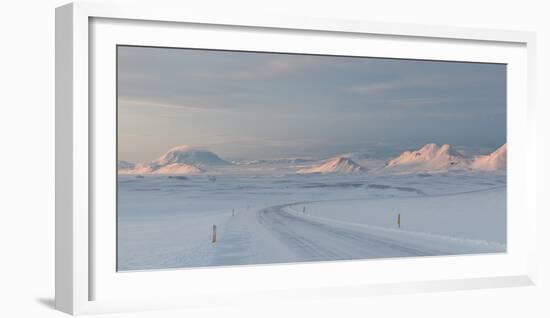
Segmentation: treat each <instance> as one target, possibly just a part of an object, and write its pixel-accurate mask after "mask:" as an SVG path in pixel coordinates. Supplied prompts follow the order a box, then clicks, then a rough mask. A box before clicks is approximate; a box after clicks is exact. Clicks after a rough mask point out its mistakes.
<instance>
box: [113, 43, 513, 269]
mask: <svg viewBox="0 0 550 318" xmlns="http://www.w3.org/2000/svg"><path fill="white" fill-rule="evenodd" d="M506 154H507V144H506V65H504V64H491V63H470V62H448V61H424V60H407V59H386V58H370V57H351V56H328V55H306V54H282V53H267V52H243V51H225V50H203V49H185V48H157V47H139V46H118V47H117V162H116V165H117V270H118V271H133V270H160V269H173V268H189V267H204V266H234V265H256V264H276V263H297V262H319V261H346V260H366V259H381V258H402V257H427V256H444V255H464V254H486V253H505V252H506V222H507V221H506V199H507V196H506Z"/></svg>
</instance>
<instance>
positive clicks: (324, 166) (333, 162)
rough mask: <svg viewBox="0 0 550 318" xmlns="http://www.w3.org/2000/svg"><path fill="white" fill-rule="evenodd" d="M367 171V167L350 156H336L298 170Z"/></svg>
mask: <svg viewBox="0 0 550 318" xmlns="http://www.w3.org/2000/svg"><path fill="white" fill-rule="evenodd" d="M366 171H367V169H366V168H364V167H362V166H360V165H358V164H357V163H355V162H354V161H353V160H351V159H349V158H344V157H335V158H332V159H329V160H327V161H324V162H322V163H321V164H319V165H316V166H313V167H307V168H302V169H300V170H298V171H297V173H300V174H307V173H361V172H366Z"/></svg>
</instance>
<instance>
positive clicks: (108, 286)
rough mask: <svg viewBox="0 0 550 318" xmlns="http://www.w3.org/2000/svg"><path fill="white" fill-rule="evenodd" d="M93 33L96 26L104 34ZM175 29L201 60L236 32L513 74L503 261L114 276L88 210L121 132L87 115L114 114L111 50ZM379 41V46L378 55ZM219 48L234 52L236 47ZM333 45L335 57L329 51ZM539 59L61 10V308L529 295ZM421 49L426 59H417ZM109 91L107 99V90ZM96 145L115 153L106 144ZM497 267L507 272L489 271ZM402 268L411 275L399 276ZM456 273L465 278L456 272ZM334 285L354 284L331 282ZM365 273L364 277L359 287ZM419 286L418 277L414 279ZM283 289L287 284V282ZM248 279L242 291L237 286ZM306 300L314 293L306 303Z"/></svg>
mask: <svg viewBox="0 0 550 318" xmlns="http://www.w3.org/2000/svg"><path fill="white" fill-rule="evenodd" d="M98 21H99V22H102V23H99V24H98ZM151 25H154V26H155V32H154V36H153V34H152V33H151V32H150V31H148V28H149V27H151ZM180 27H184V28H185V27H187V28H191V29H192V30H191V29H188V31H190V32H189V33H187V34H188V36H189V37H193V36H192V35H191V34H193V32H198V33H197V34H196V35H194V38H193V39H194V40H193V41H199V39H200V41H206V42H202V43H203V45H202V46H201V47H204V45H213V44H212V43H213V41H216V38H218V39H219V41H221V40H222V38H221V37H220V35H219V34H218V35H216V32H222V31H224V30H234V32H235V33H234V34H229V33H227V34H229V35H230V36H234V39H237V38H239V37H240V34H241V33H242V34H241V35H246V36H249V35H250V34H246V32H254V34H260V35H262V34H263V33H266V34H267V33H269V34H271V35H272V36H274V37H279V38H282V39H283V40H285V42H288V43H299V42H300V41H299V40H300V39H299V37H300V36H304V37H309V36H314V37H316V38H320V39H322V40H325V41H326V40H327V39H328V40H329V41H333V42H334V41H340V39H342V41H357V39H356V38H358V37H359V38H360V40H361V41H367V40H368V39H371V40H372V41H373V42H372V43H374V44H373V46H372V47H373V48H374V47H376V48H377V49H376V50H377V51H376V52H377V53H376V54H374V56H381V55H383V56H385V57H387V56H389V55H391V54H392V53H390V52H389V51H384V46H385V45H389V44H391V43H393V44H392V45H395V49H397V48H399V47H400V45H401V46H402V45H403V43H407V45H408V46H409V49H407V50H406V51H403V50H399V53H398V54H400V55H399V57H408V58H421V59H441V60H448V59H458V60H463V61H480V62H483V61H487V62H490V61H498V62H502V63H509V65H511V72H509V79H508V80H509V85H508V90H509V91H508V143H509V144H510V152H509V168H508V169H509V179H508V180H509V181H508V182H509V190H508V210H509V211H508V213H509V214H508V217H509V218H508V220H509V221H508V222H509V224H508V226H509V228H508V231H509V233H510V234H509V235H510V246H509V251H508V253H506V254H505V255H485V256H479V255H478V256H447V257H436V258H418V259H409V260H399V259H397V260H380V261H378V260H377V261H355V262H325V263H320V264H295V265H293V264H282V265H269V266H266V265H263V266H261V265H258V266H242V267H232V268H204V269H192V270H176V271H156V272H150V273H116V269H115V268H114V267H112V266H111V265H110V264H112V262H113V257H114V256H113V250H114V248H112V249H109V244H113V241H112V237H113V235H112V233H111V234H107V235H105V237H106V238H105V239H103V238H101V239H100V238H98V237H97V235H96V236H94V233H95V231H97V230H98V229H103V231H105V232H106V233H110V232H109V229H112V225H113V222H112V220H111V221H109V220H106V219H105V218H102V217H97V215H94V214H92V213H91V211H93V210H94V208H95V207H96V206H97V205H98V204H103V203H101V202H95V201H94V198H96V197H95V196H94V195H95V194H96V193H97V191H98V190H97V185H98V184H102V185H108V184H109V175H111V176H113V174H114V173H116V171H115V170H114V164H113V165H112V167H113V168H112V169H111V168H109V166H108V164H106V165H104V164H103V163H102V162H103V161H105V160H107V161H108V160H110V159H108V158H111V157H112V153H113V151H114V149H110V148H109V147H103V146H102V145H105V144H109V141H108V140H109V138H110V137H109V136H110V135H112V132H113V131H112V130H109V129H106V130H105V131H104V132H103V133H102V134H100V133H99V132H98V130H97V129H94V127H95V125H98V121H100V122H101V124H102V127H103V124H105V123H106V124H107V125H109V122H110V119H109V116H110V115H109V114H108V112H110V111H111V110H112V109H110V108H109V106H104V107H102V108H101V109H100V108H97V107H96V108H94V107H92V106H93V105H95V104H94V103H98V101H100V102H103V101H106V104H102V105H108V104H109V103H110V102H109V100H110V99H112V98H111V97H112V92H113V91H114V86H112V84H113V81H112V79H113V71H114V69H112V68H110V66H113V65H112V59H111V58H112V57H110V56H109V55H108V54H112V53H113V52H114V49H113V52H111V53H109V47H112V46H113V45H116V44H118V43H120V44H148V45H160V46H162V45H166V46H178V45H183V44H181V43H179V42H177V41H175V39H174V37H175V36H174V33H177V32H181V30H178V28H180ZM139 28H141V29H139ZM201 28H207V29H208V32H210V33H211V34H209V35H208V36H204V35H205V34H204V33H200V32H202V31H201ZM138 29H139V30H138ZM191 31H192V32H191ZM227 32H229V31H227ZM231 32H233V31H231ZM243 32H244V33H243ZM227 34H226V35H227ZM285 37H287V38H285ZM292 37H295V38H294V40H295V41H294V42H292V41H286V40H288V39H291V38H292ZM242 38H244V39H245V38H246V37H245V36H243V37H242ZM121 39H124V40H123V42H119V41H121ZM312 39H313V38H312ZM208 41H210V42H208ZM377 41H378V42H380V43H381V44H376V43H375V42H377ZM259 42H262V41H259ZM264 42H267V41H264ZM302 42H303V41H302ZM195 43H197V42H195ZM208 43H210V44H208ZM235 43H238V44H235ZM325 43H327V42H325ZM330 43H332V42H330ZM346 43H348V44H350V47H352V48H349V49H342V48H340V49H339V50H340V51H338V52H336V51H334V53H340V54H341V53H342V50H347V54H352V55H353V54H356V55H364V54H367V51H365V50H364V48H363V49H362V48H361V47H360V46H357V47H354V46H353V45H352V44H353V43H355V42H346ZM197 45H198V44H197ZM220 45H221V47H222V48H227V45H229V44H218V46H220ZM254 45H259V44H257V43H255V44H254ZM254 45H252V46H248V44H247V43H246V40H241V42H239V41H236V42H233V44H231V46H232V47H230V49H237V48H240V49H247V48H248V49H253V48H256V46H254ZM269 45H271V46H268V44H265V46H263V50H266V51H267V50H269V49H270V48H274V49H276V50H277V51H288V52H298V53H299V52H304V51H305V50H309V49H311V50H313V52H317V51H318V50H320V48H315V47H313V46H312V47H310V48H308V47H305V46H304V47H301V49H296V48H293V47H288V45H290V44H286V45H287V46H286V47H285V46H284V45H283V44H280V43H277V41H270V44H269ZM214 46H216V45H214ZM326 46H327V47H330V45H328V44H327V45H326ZM534 46H535V35H534V34H533V33H530V32H518V31H501V30H483V29H468V28H453V27H441V26H424V25H404V24H399V23H373V22H365V21H341V20H330V19H327V20H324V19H323V20H318V19H307V18H296V17H294V18H293V17H284V16H254V17H251V16H247V15H245V14H243V15H240V16H221V15H219V16H217V15H214V14H213V13H211V12H189V10H186V8H184V7H183V5H181V7H177V6H176V7H158V8H154V9H152V8H151V7H148V6H144V5H133V6H131V7H130V6H117V5H116V4H115V3H110V4H88V3H73V4H68V5H66V6H63V7H59V8H57V10H56V278H55V283H56V308H57V309H59V310H61V311H64V312H67V313H70V314H86V313H101V312H111V311H120V310H142V309H155V308H166V307H177V306H197V305H207V304H209V303H218V304H219V303H234V302H238V301H239V299H246V301H253V300H254V301H260V302H261V301H271V300H273V299H277V300H285V299H294V300H296V299H304V300H305V299H311V298H315V299H319V298H324V297H327V298H338V297H348V296H350V295H370V294H392V293H406V292H412V291H430V290H458V289H475V288H490V287H507V286H525V285H530V284H533V283H534V279H535V272H534V267H535V265H534V264H535V255H536V250H535V249H534V247H535V246H536V244H535V241H534V240H535V219H536V207H535V206H534V202H535V200H534V195H535V192H536V191H534V189H535V185H536V171H535V167H534V165H529V164H528V160H529V158H531V157H532V156H533V154H534V152H535V151H536V144H535V137H536V136H535V118H536V108H535V105H534V96H533V95H534V94H533V90H534V86H535V82H534V81H535V77H534V70H535V58H534V51H535V48H534ZM436 47H441V49H437V48H436ZM457 47H459V48H461V52H462V53H456V51H457V50H453V48H457ZM102 48H103V49H102ZM105 48H107V49H105ZM426 48H431V49H430V50H429V51H423V50H425V49H426ZM316 50H317V51H316ZM327 50H331V49H330V48H323V52H324V53H327V54H330V52H331V51H327ZM335 50H336V49H335ZM372 50H373V49H371V51H369V52H372ZM386 50H387V49H386ZM457 54H458V55H457ZM484 54H485V55H484ZM371 55H372V54H371ZM101 85H104V86H105V89H103V88H102V91H103V92H107V94H103V95H102V94H97V95H96V94H94V93H93V92H94V89H97V88H98V86H101ZM109 85H111V86H112V87H111V88H110V89H109ZM109 92H110V93H109ZM109 94H111V95H109ZM111 102H114V100H112V101H111ZM111 119H112V118H111ZM111 137H112V136H111ZM98 140H107V141H106V143H99V144H98V143H97V141H98ZM98 145H99V146H98ZM108 148H109V149H108ZM109 156H111V157H109ZM102 158H103V159H102ZM105 158H107V159H105ZM110 169H111V170H110ZM100 171H102V172H100ZM103 182H105V183H103ZM111 185H112V184H111ZM102 188H104V187H102ZM109 189H110V190H112V188H109V187H108V186H107V188H106V190H105V191H110V190H109ZM529 190H531V191H529ZM520 213H521V217H519V216H520ZM109 237H110V238H111V239H110V240H109ZM405 264H406V265H405ZM494 264H499V266H497V267H495V266H492V265H494ZM404 266H406V267H407V268H410V269H409V270H408V271H403V270H400V268H401V269H402V268H403V267H404ZM458 268H460V271H457V269H458ZM337 272H345V273H349V274H346V275H339V276H338V277H335V275H331V274H334V273H337ZM399 272H401V274H398V273H399ZM358 273H361V275H359V276H357V274H358ZM411 273H415V274H414V276H413V277H411V276H412V275H411ZM285 277H291V278H292V279H290V282H289V280H287V279H285ZM243 278H247V279H245V280H244V281H243ZM174 280H175V281H177V280H182V281H185V282H186V286H188V288H183V289H184V290H183V291H182V288H177V289H176V288H173V287H169V286H168V285H169V282H171V281H174ZM247 282H249V283H247ZM136 284H139V285H140V286H142V290H145V291H147V290H149V291H151V290H152V291H154V292H152V293H151V292H145V291H138V289H137V288H136ZM143 287H147V288H143ZM161 287H165V288H163V290H164V291H163V292H158V290H159V288H161ZM304 290H307V291H308V292H307V293H304V292H303V291H304ZM123 294H124V295H123ZM242 296H246V297H242ZM136 300H139V301H136ZM241 301H242V300H241Z"/></svg>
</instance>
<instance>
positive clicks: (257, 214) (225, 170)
mask: <svg viewBox="0 0 550 318" xmlns="http://www.w3.org/2000/svg"><path fill="white" fill-rule="evenodd" d="M289 169H291V170H290V171H289ZM297 169H300V167H299V166H298V167H295V166H290V168H289V165H288V164H280V163H258V164H250V165H247V166H246V167H245V168H243V167H242V166H237V165H230V166H226V167H218V168H216V169H215V170H209V172H207V173H203V174H196V175H186V176H181V175H180V176H174V175H154V174H149V175H124V174H119V177H118V216H117V217H118V218H117V219H118V250H117V253H118V270H119V271H128V270H150V269H167V268H182V267H196V266H228V265H248V264H268V263H289V262H290V263H292V262H308V261H334V260H351V259H372V258H389V257H415V256H435V255H457V254H477V253H502V252H505V251H506V174H505V172H502V171H493V172H485V171H462V170H460V171H446V172H438V173H410V174H397V175H396V174H387V173H377V172H376V171H372V172H370V173H359V174H346V173H345V174H305V175H304V174H297V173H295V170H297ZM292 171H294V172H292ZM398 215H400V221H401V222H400V227H398V224H397V217H398ZM213 225H216V232H217V233H216V242H215V243H212V235H213V233H212V231H213Z"/></svg>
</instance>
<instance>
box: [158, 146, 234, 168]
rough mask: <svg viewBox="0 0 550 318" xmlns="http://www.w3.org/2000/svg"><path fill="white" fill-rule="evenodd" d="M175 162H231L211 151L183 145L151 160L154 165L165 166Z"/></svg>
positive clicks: (201, 165)
mask: <svg viewBox="0 0 550 318" xmlns="http://www.w3.org/2000/svg"><path fill="white" fill-rule="evenodd" d="M174 163H178V164H188V165H194V166H197V167H205V166H220V165H228V164H230V163H229V162H227V161H225V160H223V159H221V158H220V157H218V155H216V154H215V153H213V152H211V151H208V150H202V149H196V148H193V147H190V146H187V145H182V146H177V147H174V148H172V149H170V150H168V152H167V153H165V154H164V155H163V156H162V157H160V158H159V159H157V160H155V161H153V162H151V164H150V165H151V166H152V167H165V166H168V165H171V164H174Z"/></svg>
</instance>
